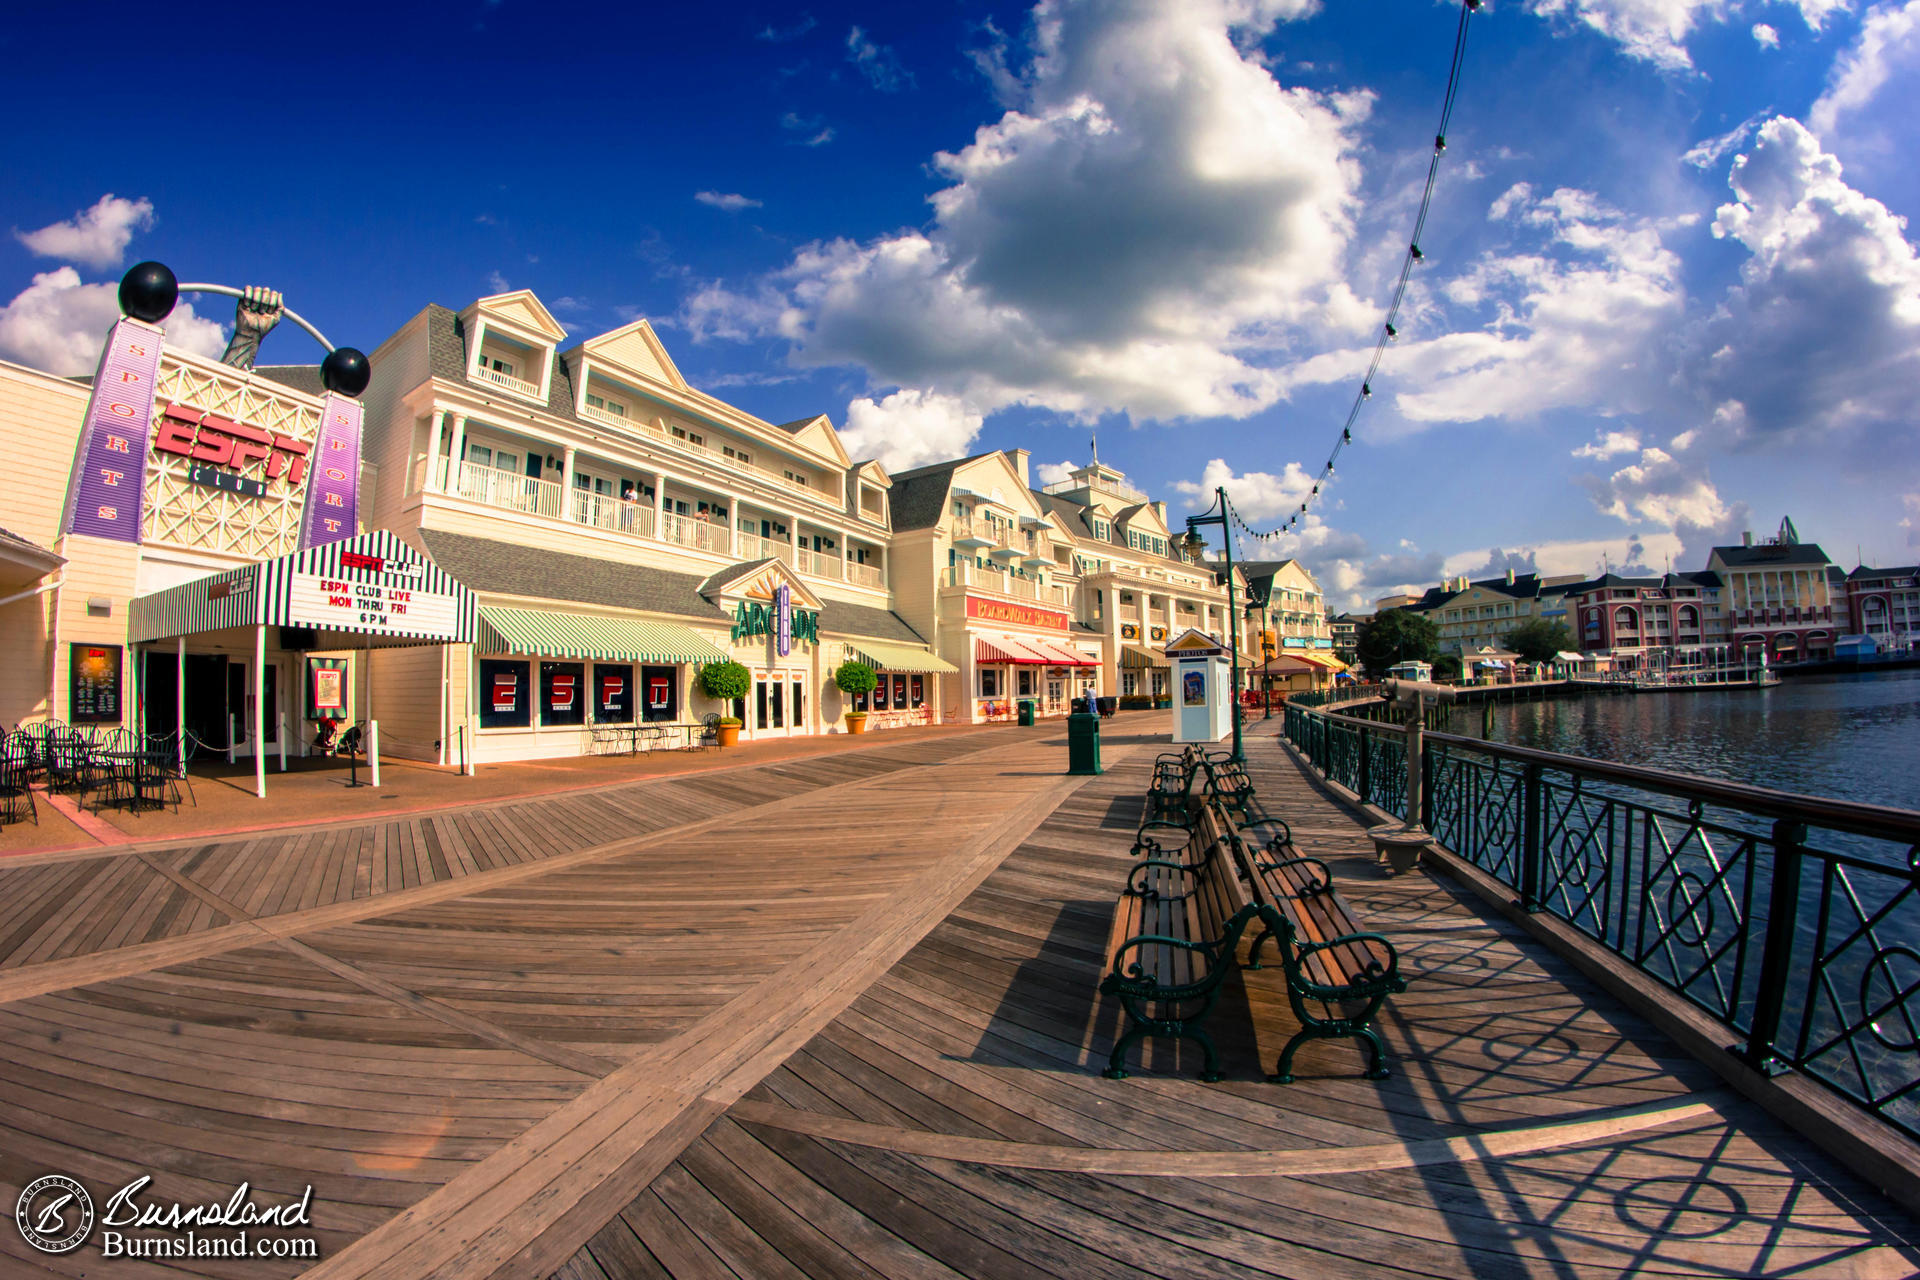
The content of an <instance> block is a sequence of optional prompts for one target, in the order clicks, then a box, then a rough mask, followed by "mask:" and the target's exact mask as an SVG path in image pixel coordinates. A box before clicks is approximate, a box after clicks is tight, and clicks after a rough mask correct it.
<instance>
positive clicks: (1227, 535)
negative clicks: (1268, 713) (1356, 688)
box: [1186, 486, 1247, 764]
mask: <svg viewBox="0 0 1920 1280" xmlns="http://www.w3.org/2000/svg"><path fill="white" fill-rule="evenodd" d="M1213 492H1214V500H1213V505H1212V506H1211V507H1208V508H1207V509H1206V511H1204V512H1202V513H1201V514H1200V515H1197V516H1188V517H1187V537H1186V548H1187V554H1188V555H1190V556H1192V557H1194V558H1195V559H1197V560H1201V561H1202V562H1203V563H1204V555H1205V551H1206V545H1207V544H1206V539H1204V538H1202V537H1201V536H1200V534H1199V526H1201V525H1203V524H1217V525H1219V526H1220V540H1221V542H1222V543H1224V544H1225V547H1226V557H1227V648H1228V651H1229V652H1230V653H1231V654H1232V671H1233V680H1232V684H1231V686H1230V692H1231V694H1232V698H1231V701H1230V703H1229V706H1230V707H1231V709H1232V712H1233V759H1234V762H1235V763H1236V764H1244V763H1245V762H1246V759H1247V753H1246V751H1245V749H1244V748H1243V746H1242V744H1241V741H1240V618H1239V615H1238V613H1237V612H1236V611H1235V607H1234V603H1233V526H1231V525H1229V524H1228V523H1227V491H1226V488H1225V487H1224V486H1222V487H1221V488H1218V489H1215V490H1214V491H1213Z"/></svg>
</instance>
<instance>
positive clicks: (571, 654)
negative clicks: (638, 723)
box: [480, 605, 727, 662]
mask: <svg viewBox="0 0 1920 1280" xmlns="http://www.w3.org/2000/svg"><path fill="white" fill-rule="evenodd" d="M480 651H481V652H482V653H514V654H525V655H527V656H530V657H543V658H588V659H591V660H593V661H595V662H718V661H720V660H722V659H724V658H725V657H726V656H727V655H726V654H725V653H724V652H723V651H721V650H720V649H718V648H716V647H715V646H713V645H712V644H709V643H708V642H707V641H705V640H702V639H701V638H700V637H699V636H698V635H696V634H695V633H694V632H693V631H691V630H689V629H688V628H686V627H682V626H678V625H676V624H674V623H671V622H645V621H642V620H640V619H638V618H608V617H601V616H598V615H594V614H585V613H549V612H548V611H547V610H545V609H506V608H498V607H495V606H492V605H484V606H482V607H481V609H480Z"/></svg>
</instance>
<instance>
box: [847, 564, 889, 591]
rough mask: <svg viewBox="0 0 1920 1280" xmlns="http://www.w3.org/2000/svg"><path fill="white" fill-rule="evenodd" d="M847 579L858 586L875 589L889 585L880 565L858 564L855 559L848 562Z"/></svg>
mask: <svg viewBox="0 0 1920 1280" xmlns="http://www.w3.org/2000/svg"><path fill="white" fill-rule="evenodd" d="M847 581H848V582H851V583H852V584H853V585H854V586H856V587H873V588H875V589H879V588H884V587H885V586H886V585H887V580H886V578H885V577H884V576H883V575H882V574H881V572H880V566H878V565H872V564H857V563H855V562H853V561H848V562H847Z"/></svg>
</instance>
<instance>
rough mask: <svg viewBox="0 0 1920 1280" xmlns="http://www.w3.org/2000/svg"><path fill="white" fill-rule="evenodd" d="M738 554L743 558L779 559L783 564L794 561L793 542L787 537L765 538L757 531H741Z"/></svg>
mask: <svg viewBox="0 0 1920 1280" xmlns="http://www.w3.org/2000/svg"><path fill="white" fill-rule="evenodd" d="M736 554H737V555H738V556H739V557H740V558H741V559H742V560H768V559H772V560H778V561H779V562H780V563H781V564H788V565H790V564H792V563H793V544H792V543H791V542H788V541H787V540H786V539H785V538H763V537H761V536H760V535H759V534H757V533H748V532H747V531H746V530H745V529H742V530H741V531H740V546H739V549H738V551H737V552H736Z"/></svg>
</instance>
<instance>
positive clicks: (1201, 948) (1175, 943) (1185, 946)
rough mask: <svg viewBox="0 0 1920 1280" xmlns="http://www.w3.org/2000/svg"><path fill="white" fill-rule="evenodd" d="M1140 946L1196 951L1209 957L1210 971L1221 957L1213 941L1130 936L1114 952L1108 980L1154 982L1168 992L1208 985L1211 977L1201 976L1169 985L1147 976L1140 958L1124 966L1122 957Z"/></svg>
mask: <svg viewBox="0 0 1920 1280" xmlns="http://www.w3.org/2000/svg"><path fill="white" fill-rule="evenodd" d="M1140 947H1178V948H1180V950H1182V951H1192V952H1196V953H1198V954H1200V955H1203V956H1205V957H1206V958H1207V967H1208V969H1209V971H1211V970H1212V968H1213V967H1214V966H1215V965H1216V964H1218V963H1219V957H1218V956H1217V955H1215V953H1214V944H1213V943H1210V942H1188V941H1187V940H1186V939H1185V938H1171V937H1168V936H1167V935H1166V934H1164V933H1143V934H1140V935H1138V936H1136V937H1132V938H1128V939H1127V940H1126V941H1125V942H1123V943H1121V944H1120V949H1119V950H1118V951H1115V952H1114V953H1113V964H1112V965H1111V966H1109V970H1108V974H1107V981H1108V982H1112V981H1114V980H1118V981H1120V982H1134V983H1152V984H1153V985H1154V986H1156V987H1157V988H1159V989H1160V990H1162V991H1165V992H1168V993H1177V992H1180V991H1183V990H1185V989H1186V988H1187V987H1201V986H1206V985H1208V983H1209V981H1210V979H1209V978H1201V979H1198V980H1196V981H1194V982H1189V983H1186V984H1184V985H1181V986H1168V985H1167V984H1165V983H1162V982H1161V981H1160V980H1159V979H1158V978H1149V977H1148V976H1147V972H1146V970H1145V969H1142V968H1141V967H1140V962H1139V961H1138V960H1135V961H1134V962H1133V963H1132V964H1130V965H1127V966H1126V967H1124V968H1122V967H1121V963H1120V961H1121V957H1123V956H1125V955H1126V954H1127V952H1129V951H1134V950H1137V949H1138V948H1140ZM1102 985H1105V984H1104V983H1103V984H1102Z"/></svg>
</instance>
